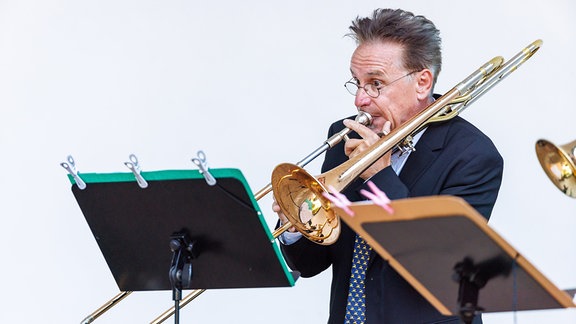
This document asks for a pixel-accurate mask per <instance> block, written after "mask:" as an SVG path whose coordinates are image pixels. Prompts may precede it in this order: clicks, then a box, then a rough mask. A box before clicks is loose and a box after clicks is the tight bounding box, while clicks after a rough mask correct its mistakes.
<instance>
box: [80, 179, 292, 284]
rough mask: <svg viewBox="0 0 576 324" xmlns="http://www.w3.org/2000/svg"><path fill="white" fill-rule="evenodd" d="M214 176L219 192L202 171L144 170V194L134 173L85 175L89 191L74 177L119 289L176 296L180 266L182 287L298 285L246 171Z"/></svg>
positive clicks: (82, 205) (81, 202) (85, 213)
mask: <svg viewBox="0 0 576 324" xmlns="http://www.w3.org/2000/svg"><path fill="white" fill-rule="evenodd" d="M210 173H211V174H212V175H213V176H214V178H216V180H217V183H216V184H215V185H213V186H211V185H208V183H207V181H206V180H205V179H204V176H203V175H202V174H201V173H200V172H199V171H197V170H167V171H153V172H142V173H141V176H142V177H143V178H144V179H145V180H146V181H147V182H148V186H147V187H145V188H141V187H140V186H139V185H138V183H137V182H136V181H135V176H134V174H133V173H109V174H102V173H87V174H79V176H80V177H81V179H82V180H83V181H84V182H85V183H86V188H85V189H83V190H81V189H79V187H78V186H76V185H74V184H75V181H74V178H73V177H72V176H70V175H69V179H70V181H71V182H72V183H73V186H72V192H73V194H74V196H75V198H76V200H77V202H78V204H79V206H80V209H81V210H82V213H83V214H84V217H85V218H86V221H87V222H88V225H89V226H90V229H91V231H92V234H93V235H94V238H95V239H96V241H97V243H98V246H99V247H100V250H101V251H102V254H103V255H104V258H105V259H106V262H107V263H108V266H109V268H110V270H111V272H112V274H113V276H114V279H115V280H116V283H117V284H118V287H119V288H120V290H122V291H146V290H148V291H149V290H171V289H173V281H172V274H173V273H172V272H173V270H174V269H173V268H172V267H173V266H174V265H175V264H176V263H178V262H180V263H179V266H182V267H183V269H180V270H183V271H181V277H182V280H183V282H182V286H181V287H182V288H183V289H217V288H256V287H291V286H294V284H295V281H296V278H297V273H291V272H290V271H289V270H288V268H287V266H286V265H285V263H284V260H283V258H282V256H281V253H280V250H279V248H278V246H277V243H276V242H275V240H274V238H273V237H272V234H271V233H270V231H269V229H268V227H267V225H266V222H265V220H264V218H263V215H262V213H261V211H260V210H259V207H258V205H257V203H256V201H255V199H254V196H253V194H252V192H251V190H250V188H249V187H248V185H247V183H246V180H245V179H244V176H243V175H242V173H241V172H240V171H239V170H237V169H211V170H210ZM175 240H176V241H175ZM174 244H175V245H176V249H175V246H174ZM178 246H181V247H183V248H182V249H179V248H177V247H178ZM175 250H176V251H180V250H181V251H183V253H184V254H186V255H185V256H184V259H183V260H180V261H178V260H175V259H176V255H177V254H178V253H177V252H174V251H175ZM169 272H170V275H169ZM185 275H186V276H185ZM179 276H180V274H179Z"/></svg>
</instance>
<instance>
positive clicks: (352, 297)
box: [344, 235, 371, 324]
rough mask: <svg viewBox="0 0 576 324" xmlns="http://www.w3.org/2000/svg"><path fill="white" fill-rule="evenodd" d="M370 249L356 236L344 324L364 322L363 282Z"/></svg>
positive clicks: (364, 298)
mask: <svg viewBox="0 0 576 324" xmlns="http://www.w3.org/2000/svg"><path fill="white" fill-rule="evenodd" d="M370 250H371V247H370V246H369V245H368V244H367V243H366V241H364V239H363V238H361V237H360V236H358V235H356V240H355V242H354V254H353V257H352V273H351V274H350V288H349V291H348V303H347V304H346V317H345V320H344V323H345V324H362V323H365V322H366V315H365V312H366V301H365V300H366V295H365V293H364V280H365V279H366V268H367V267H368V259H369V258H370Z"/></svg>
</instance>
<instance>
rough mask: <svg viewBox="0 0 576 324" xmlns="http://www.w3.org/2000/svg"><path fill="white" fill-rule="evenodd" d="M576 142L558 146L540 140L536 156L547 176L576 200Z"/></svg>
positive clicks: (537, 142) (537, 143) (537, 144)
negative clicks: (575, 155)
mask: <svg viewBox="0 0 576 324" xmlns="http://www.w3.org/2000/svg"><path fill="white" fill-rule="evenodd" d="M575 153H576V140H574V141H572V142H570V143H567V144H564V145H560V146H556V145H554V144H553V143H551V142H549V141H547V140H545V139H539V140H538V141H536V155H537V156H538V161H540V165H541V166H542V168H543V169H544V172H546V175H547V176H548V178H550V180H552V182H553V183H554V185H555V186H556V187H557V188H558V189H560V191H562V192H563V193H564V194H565V195H567V196H569V197H572V198H576V157H574V154H575Z"/></svg>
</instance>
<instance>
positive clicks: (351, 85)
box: [344, 81, 358, 96]
mask: <svg viewBox="0 0 576 324" xmlns="http://www.w3.org/2000/svg"><path fill="white" fill-rule="evenodd" d="M344 87H346V90H348V92H350V94H351V95H353V96H355V95H356V93H357V92H358V85H357V84H356V83H354V82H352V81H348V82H346V83H344Z"/></svg>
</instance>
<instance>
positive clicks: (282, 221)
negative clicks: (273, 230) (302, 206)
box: [272, 200, 296, 233]
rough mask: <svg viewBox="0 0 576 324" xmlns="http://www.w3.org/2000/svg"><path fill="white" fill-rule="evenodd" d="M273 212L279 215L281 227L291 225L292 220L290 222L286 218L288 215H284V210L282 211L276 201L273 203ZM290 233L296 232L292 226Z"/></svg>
mask: <svg viewBox="0 0 576 324" xmlns="http://www.w3.org/2000/svg"><path fill="white" fill-rule="evenodd" d="M272 210H273V211H274V212H275V213H276V214H278V218H279V219H280V225H284V224H286V223H289V222H290V220H288V217H286V215H284V213H282V210H280V206H278V203H277V202H276V200H274V202H273V203H272ZM288 232H292V233H294V232H296V227H294V226H292V227H290V228H289V229H288Z"/></svg>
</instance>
